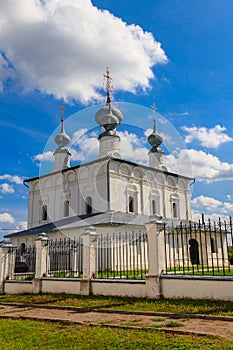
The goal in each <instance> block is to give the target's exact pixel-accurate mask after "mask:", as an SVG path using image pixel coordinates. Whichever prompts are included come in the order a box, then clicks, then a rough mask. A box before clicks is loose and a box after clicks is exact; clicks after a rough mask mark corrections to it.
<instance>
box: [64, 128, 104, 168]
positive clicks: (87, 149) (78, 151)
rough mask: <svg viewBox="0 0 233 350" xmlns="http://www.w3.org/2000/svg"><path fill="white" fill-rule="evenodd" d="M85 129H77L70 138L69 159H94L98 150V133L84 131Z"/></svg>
mask: <svg viewBox="0 0 233 350" xmlns="http://www.w3.org/2000/svg"><path fill="white" fill-rule="evenodd" d="M86 131H87V129H79V130H77V131H75V132H74V134H73V135H72V138H71V140H72V141H71V143H72V147H71V149H70V152H71V160H73V161H84V160H85V161H89V160H92V159H96V158H97V157H98V152H99V142H98V135H97V133H95V132H90V133H86Z"/></svg>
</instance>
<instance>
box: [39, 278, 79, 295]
mask: <svg viewBox="0 0 233 350" xmlns="http://www.w3.org/2000/svg"><path fill="white" fill-rule="evenodd" d="M80 283H81V282H80V280H78V279H75V280H73V279H70V280H67V279H66V280H63V279H53V280H52V279H42V285H41V292H42V293H67V294H80Z"/></svg>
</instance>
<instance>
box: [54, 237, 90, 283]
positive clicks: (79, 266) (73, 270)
mask: <svg viewBox="0 0 233 350" xmlns="http://www.w3.org/2000/svg"><path fill="white" fill-rule="evenodd" d="M47 266H48V275H50V276H52V277H65V278H67V277H82V272H83V243H82V239H81V238H80V237H77V238H74V239H70V238H64V239H56V240H51V241H49V242H48V254H47Z"/></svg>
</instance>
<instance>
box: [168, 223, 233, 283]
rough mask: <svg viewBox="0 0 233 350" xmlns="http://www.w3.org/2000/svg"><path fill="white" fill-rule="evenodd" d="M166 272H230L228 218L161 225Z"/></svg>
mask: <svg viewBox="0 0 233 350" xmlns="http://www.w3.org/2000/svg"><path fill="white" fill-rule="evenodd" d="M164 237H165V271H164V273H165V274H184V275H190V274H191V275H212V276H233V227H232V220H231V218H230V219H229V221H224V222H222V221H221V220H220V219H219V221H218V222H210V221H208V222H207V223H206V224H205V223H201V222H199V223H197V224H193V223H191V224H189V225H184V224H182V223H181V224H180V225H178V226H176V227H173V226H172V227H167V226H165V228H164Z"/></svg>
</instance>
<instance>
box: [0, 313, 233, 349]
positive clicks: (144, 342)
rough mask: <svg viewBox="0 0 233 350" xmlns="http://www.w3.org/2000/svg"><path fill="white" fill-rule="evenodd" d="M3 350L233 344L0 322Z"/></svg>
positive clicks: (145, 333)
mask: <svg viewBox="0 0 233 350" xmlns="http://www.w3.org/2000/svg"><path fill="white" fill-rule="evenodd" d="M0 329H1V332H0V344H1V350H12V349H13V350H22V349H42V350H43V349H46V350H47V349H48V350H49V349H56V350H57V349H59V350H63V349H66V350H69V349H77V350H79V349H82V350H83V349H98V350H104V349H137V350H140V349H143V350H144V349H156V350H164V349H169V350H175V349H180V350H188V349H208V350H211V349H215V350H216V349H222V350H228V349H232V347H233V345H232V342H231V341H229V340H226V339H223V338H217V337H213V336H209V337H208V336H206V337H198V336H190V335H185V336H184V335H176V336H175V337H174V335H169V334H165V333H163V332H160V331H159V332H158V331H140V330H126V329H111V328H106V327H98V326H96V327H89V326H86V325H85V326H80V325H65V324H64V323H58V322H56V323H53V322H44V321H40V322H37V321H30V320H11V319H7V320H3V319H0Z"/></svg>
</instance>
